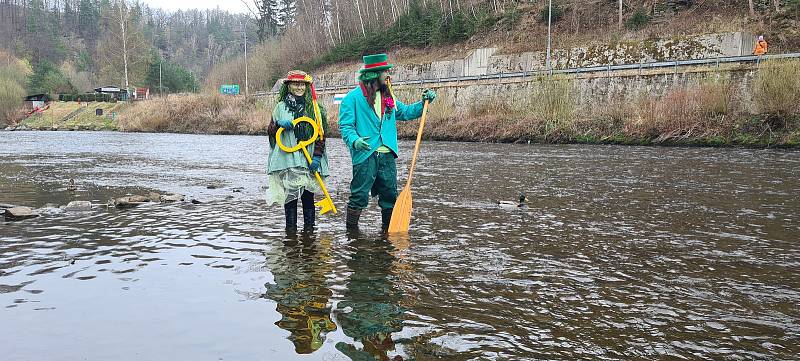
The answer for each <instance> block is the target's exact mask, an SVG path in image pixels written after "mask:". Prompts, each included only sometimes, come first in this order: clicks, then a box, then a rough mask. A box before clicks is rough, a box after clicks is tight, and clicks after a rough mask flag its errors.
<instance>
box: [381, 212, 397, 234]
mask: <svg viewBox="0 0 800 361" xmlns="http://www.w3.org/2000/svg"><path fill="white" fill-rule="evenodd" d="M393 210H394V208H386V209H381V230H383V232H386V231H388V230H389V223H390V222H391V221H392V211H393Z"/></svg>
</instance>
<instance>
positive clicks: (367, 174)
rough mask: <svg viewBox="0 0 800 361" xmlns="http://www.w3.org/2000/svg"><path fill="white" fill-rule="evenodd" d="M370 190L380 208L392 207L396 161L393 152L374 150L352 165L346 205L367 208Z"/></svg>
mask: <svg viewBox="0 0 800 361" xmlns="http://www.w3.org/2000/svg"><path fill="white" fill-rule="evenodd" d="M370 192H372V196H373V197H375V196H377V197H378V205H379V206H380V207H381V209H391V208H394V202H395V201H396V200H397V163H396V162H395V158H394V154H392V153H379V152H374V153H372V155H370V156H369V158H367V160H366V161H364V162H362V163H360V164H356V165H354V166H353V180H352V181H351V182H350V200H349V201H348V202H347V207H348V208H350V209H364V208H367V205H368V204H369V194H370Z"/></svg>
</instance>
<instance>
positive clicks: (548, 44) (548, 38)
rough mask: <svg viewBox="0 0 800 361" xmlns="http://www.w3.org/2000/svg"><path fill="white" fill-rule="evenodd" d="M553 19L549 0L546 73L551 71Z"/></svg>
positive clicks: (551, 4) (551, 2)
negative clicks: (551, 25)
mask: <svg viewBox="0 0 800 361" xmlns="http://www.w3.org/2000/svg"><path fill="white" fill-rule="evenodd" d="M552 21H553V0H550V4H549V5H548V8H547V73H548V74H549V73H550V71H551V68H550V44H551V43H550V36H551V35H550V34H551V32H550V24H551V23H552Z"/></svg>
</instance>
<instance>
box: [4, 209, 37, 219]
mask: <svg viewBox="0 0 800 361" xmlns="http://www.w3.org/2000/svg"><path fill="white" fill-rule="evenodd" d="M4 215H5V218H6V220H7V221H19V220H23V219H28V218H36V217H38V216H39V213H38V212H36V211H34V210H33V209H31V208H30V207H14V208H8V209H6V210H5V213H4Z"/></svg>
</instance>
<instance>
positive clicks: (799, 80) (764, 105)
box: [753, 59, 800, 116]
mask: <svg viewBox="0 0 800 361" xmlns="http://www.w3.org/2000/svg"><path fill="white" fill-rule="evenodd" d="M753 99H754V101H755V104H756V107H757V110H758V111H759V112H761V113H766V114H774V115H784V116H785V115H787V114H793V113H796V112H798V111H800V60H796V59H793V60H771V61H766V62H764V63H763V64H762V65H761V67H760V68H759V69H758V74H757V75H756V79H755V85H754V89H753Z"/></svg>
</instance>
